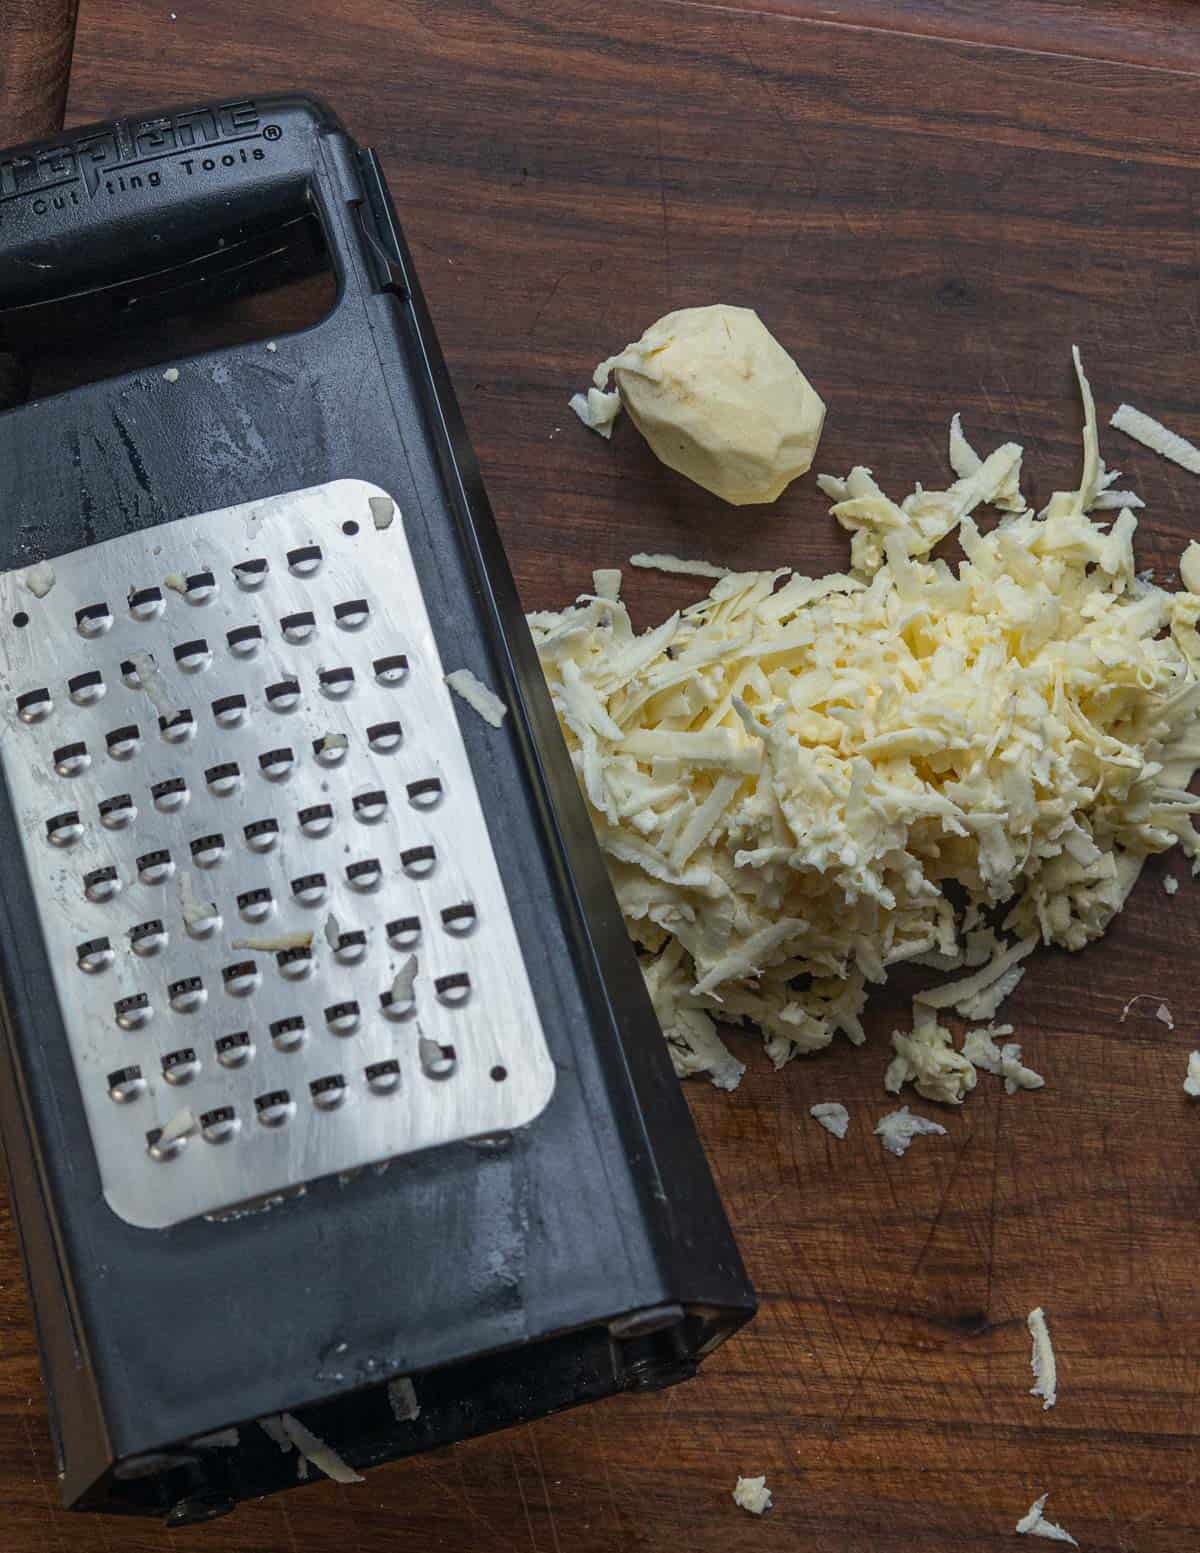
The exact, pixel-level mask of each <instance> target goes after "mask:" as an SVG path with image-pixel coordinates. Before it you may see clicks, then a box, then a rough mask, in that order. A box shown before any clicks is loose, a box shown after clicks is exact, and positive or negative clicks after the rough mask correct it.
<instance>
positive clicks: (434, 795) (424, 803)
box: [407, 777, 445, 809]
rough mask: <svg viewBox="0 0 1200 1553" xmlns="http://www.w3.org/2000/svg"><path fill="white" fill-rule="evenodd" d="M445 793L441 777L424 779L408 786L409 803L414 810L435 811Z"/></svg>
mask: <svg viewBox="0 0 1200 1553" xmlns="http://www.w3.org/2000/svg"><path fill="white" fill-rule="evenodd" d="M444 791H445V790H444V788H443V787H442V779H441V777H422V778H421V779H420V781H417V782H410V783H409V784H408V788H407V792H408V801H409V803H410V804H412V806H413V808H414V809H435V808H436V807H437V806H438V804H439V803H441V801H442V794H443V792H444Z"/></svg>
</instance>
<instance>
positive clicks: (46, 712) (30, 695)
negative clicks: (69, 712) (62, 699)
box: [17, 685, 54, 723]
mask: <svg viewBox="0 0 1200 1553" xmlns="http://www.w3.org/2000/svg"><path fill="white" fill-rule="evenodd" d="M53 710H54V701H53V699H52V698H51V695H50V692H49V690H47V689H46V687H45V686H44V685H40V686H39V687H38V688H37V690H26V691H23V692H22V694H21V695H19V696H18V697H17V716H18V717H19V718H20V719H21V721H22V722H23V723H40V722H41V721H42V719H43V718H44V717H49V716H50V713H51V712H52V711H53Z"/></svg>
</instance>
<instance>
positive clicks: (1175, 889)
mask: <svg viewBox="0 0 1200 1553" xmlns="http://www.w3.org/2000/svg"><path fill="white" fill-rule="evenodd" d="M1163 889H1164V890H1165V891H1166V892H1167V894H1168V895H1178V894H1179V880H1178V879H1176V877H1175V875H1174V874H1166V875H1164V876H1163Z"/></svg>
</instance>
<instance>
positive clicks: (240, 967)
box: [221, 960, 262, 998]
mask: <svg viewBox="0 0 1200 1553" xmlns="http://www.w3.org/2000/svg"><path fill="white" fill-rule="evenodd" d="M261 981H262V977H261V976H260V974H259V970H258V965H257V963H256V962H255V961H254V960H237V961H235V962H234V963H233V964H232V965H224V966H222V967H221V984H222V985H223V986H224V988H225V991H226V992H227V993H228V994H229V996H230V997H232V998H246V997H249V996H250V994H251V993H252V992H253V991H254V990H255V989H256V988H257V987H258V985H259V983H260V982H261Z"/></svg>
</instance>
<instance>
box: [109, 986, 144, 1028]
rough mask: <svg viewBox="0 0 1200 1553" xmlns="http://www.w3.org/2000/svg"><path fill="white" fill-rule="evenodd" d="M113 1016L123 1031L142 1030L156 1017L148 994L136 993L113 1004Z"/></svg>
mask: <svg viewBox="0 0 1200 1553" xmlns="http://www.w3.org/2000/svg"><path fill="white" fill-rule="evenodd" d="M113 1014H114V1015H115V1016H116V1021H117V1023H118V1024H119V1025H120V1027H121V1029H122V1030H140V1029H141V1027H142V1026H143V1025H144V1024H149V1022H150V1020H151V1019H152V1018H153V1017H154V1009H153V1008H152V1007H151V1004H150V994H149V993H148V992H134V993H131V994H130V995H129V996H128V997H124V998H118V999H117V1001H116V1002H115V1003H114V1004H113Z"/></svg>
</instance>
